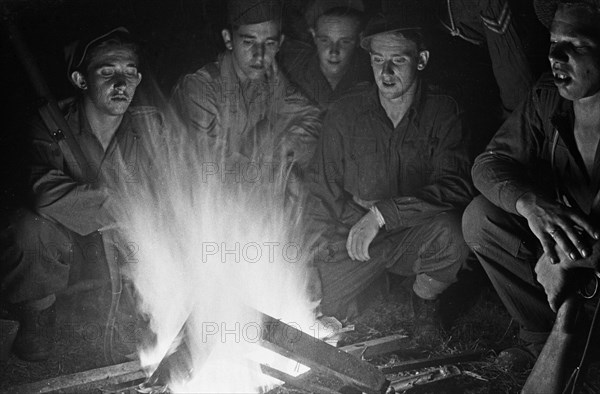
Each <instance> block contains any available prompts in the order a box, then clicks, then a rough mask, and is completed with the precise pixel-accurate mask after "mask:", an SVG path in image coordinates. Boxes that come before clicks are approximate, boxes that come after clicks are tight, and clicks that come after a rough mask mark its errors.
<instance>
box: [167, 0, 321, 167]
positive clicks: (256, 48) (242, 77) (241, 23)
mask: <svg viewBox="0 0 600 394" xmlns="http://www.w3.org/2000/svg"><path fill="white" fill-rule="evenodd" d="M228 10H229V27H228V28H226V29H224V30H223V31H222V36H223V40H224V42H225V47H226V50H225V52H223V53H221V54H220V55H219V57H218V60H217V61H216V62H214V63H210V64H207V65H206V66H204V67H202V68H201V69H199V70H198V71H196V72H195V73H193V74H189V75H186V76H185V77H183V78H182V79H181V81H180V82H179V84H178V85H177V86H176V87H175V89H174V92H173V97H172V101H173V103H174V105H175V107H176V108H177V109H178V112H179V114H180V116H181V118H182V120H183V122H184V124H185V125H186V126H187V129H188V131H189V132H190V134H191V135H192V138H197V140H198V141H199V142H200V143H201V144H202V145H203V146H204V147H206V148H208V149H209V151H210V152H211V153H212V154H214V155H216V156H217V157H219V158H220V160H223V162H224V163H228V164H227V165H228V166H230V167H231V166H232V165H234V166H236V167H231V168H234V169H235V168H241V171H243V166H244V165H249V164H252V165H254V164H255V163H253V162H260V163H265V162H269V164H268V165H267V166H270V167H272V165H271V164H273V165H275V166H279V165H281V164H282V163H283V164H285V165H287V164H292V163H294V164H295V166H294V167H295V168H302V167H303V166H304V165H306V163H307V162H308V160H309V159H310V157H311V156H312V154H313V152H314V147H315V144H316V141H317V138H318V134H319V130H320V125H321V120H320V111H319V109H318V108H317V107H316V106H314V105H312V104H311V103H310V101H309V100H308V99H307V98H306V97H305V96H303V95H302V94H300V93H299V92H298V91H297V90H296V89H295V88H294V87H293V86H292V85H290V83H289V82H288V81H287V79H286V77H285V76H284V75H283V74H282V72H281V71H280V70H279V67H278V65H277V61H276V59H275V56H276V55H277V52H278V51H279V47H280V45H281V43H282V42H283V38H284V37H283V35H282V33H281V12H282V9H281V4H280V2H279V1H276V0H252V1H242V0H230V1H229V2H228ZM231 168H230V169H231Z"/></svg>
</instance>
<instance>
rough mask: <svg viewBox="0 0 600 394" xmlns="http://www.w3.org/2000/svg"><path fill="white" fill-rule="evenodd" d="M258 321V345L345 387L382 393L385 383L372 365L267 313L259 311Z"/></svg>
mask: <svg viewBox="0 0 600 394" xmlns="http://www.w3.org/2000/svg"><path fill="white" fill-rule="evenodd" d="M262 324H263V325H264V329H263V330H262V336H261V341H260V345H261V346H263V347H265V348H266V349H269V350H272V351H274V352H276V353H279V354H281V355H282V356H285V357H287V358H290V359H292V360H295V361H297V362H299V363H301V364H303V365H306V366H307V367H309V368H310V369H311V370H312V371H315V372H318V373H321V374H324V375H331V376H335V377H336V378H338V379H340V380H341V381H342V382H344V384H345V385H346V386H347V387H349V388H353V389H355V390H359V391H361V392H364V393H368V394H380V393H385V391H386V389H387V387H388V385H389V382H388V381H387V380H386V378H385V376H384V375H383V373H382V372H381V371H379V369H378V368H377V367H375V366H374V365H371V364H369V363H367V362H365V361H362V360H360V359H359V358H357V357H356V356H354V355H352V354H348V353H346V352H345V351H343V350H341V349H338V348H335V347H333V346H331V345H329V344H327V343H325V342H323V341H321V340H319V339H317V338H314V337H312V336H310V335H308V334H306V333H304V332H302V331H300V330H298V329H296V328H294V327H292V326H290V325H287V324H285V323H283V322H281V321H279V320H277V319H275V318H273V317H271V316H268V315H265V314H262ZM283 381H285V380H283ZM286 383H287V382H286ZM290 383H293V382H290Z"/></svg>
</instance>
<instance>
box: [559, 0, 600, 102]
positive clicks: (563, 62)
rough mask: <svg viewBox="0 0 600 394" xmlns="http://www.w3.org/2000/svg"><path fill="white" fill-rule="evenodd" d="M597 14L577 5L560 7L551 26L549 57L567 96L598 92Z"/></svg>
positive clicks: (599, 41)
mask: <svg viewBox="0 0 600 394" xmlns="http://www.w3.org/2000/svg"><path fill="white" fill-rule="evenodd" d="M599 26H600V17H599V15H598V14H594V13H592V12H590V11H589V10H587V9H586V8H585V7H582V6H577V5H563V6H561V7H559V9H558V11H557V12H556V15H555V16H554V20H553V22H552V26H551V27H550V52H549V54H548V59H549V60H550V67H552V74H553V76H554V83H555V84H556V86H557V87H558V91H559V93H560V95H561V96H563V97H564V98H566V99H567V100H581V99H586V98H588V97H591V96H595V95H597V94H598V93H600V27H599Z"/></svg>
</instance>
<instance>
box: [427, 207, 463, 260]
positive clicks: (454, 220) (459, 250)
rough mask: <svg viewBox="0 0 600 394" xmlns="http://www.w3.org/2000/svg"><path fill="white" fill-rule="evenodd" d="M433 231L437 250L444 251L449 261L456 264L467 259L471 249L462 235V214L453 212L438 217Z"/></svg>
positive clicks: (432, 234)
mask: <svg viewBox="0 0 600 394" xmlns="http://www.w3.org/2000/svg"><path fill="white" fill-rule="evenodd" d="M432 230H433V231H432V232H431V233H430V234H431V236H432V237H435V238H436V239H437V242H435V244H437V247H436V249H440V250H442V249H443V250H444V255H446V258H447V259H449V260H451V261H455V262H462V261H464V260H465V259H466V257H467V254H468V252H469V249H468V247H467V245H466V243H465V241H464V238H463V234H462V228H461V213H460V212H454V211H453V212H447V213H443V214H441V215H438V216H437V217H436V219H435V221H434V223H433V229H432Z"/></svg>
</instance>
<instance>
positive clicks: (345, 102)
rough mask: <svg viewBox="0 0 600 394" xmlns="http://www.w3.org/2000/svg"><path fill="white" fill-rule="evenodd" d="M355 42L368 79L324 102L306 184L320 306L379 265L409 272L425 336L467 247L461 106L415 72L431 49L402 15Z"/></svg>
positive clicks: (355, 289) (362, 284)
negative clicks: (316, 242)
mask: <svg viewBox="0 0 600 394" xmlns="http://www.w3.org/2000/svg"><path fill="white" fill-rule="evenodd" d="M361 45H362V46H363V48H365V49H366V50H368V51H369V52H370V54H371V66H372V68H373V75H374V78H375V82H376V85H374V86H373V85H370V84H367V85H358V86H357V87H356V88H355V89H354V91H353V92H352V93H349V94H348V95H346V96H345V97H343V98H341V99H339V100H338V101H336V102H335V103H334V104H333V105H332V106H331V107H330V108H329V110H328V112H327V115H326V117H325V120H324V124H323V135H322V138H321V142H320V144H319V147H318V149H317V154H316V162H315V167H316V169H317V172H316V174H315V182H311V186H312V191H313V195H314V197H315V198H316V200H317V203H316V206H315V208H314V210H313V213H314V214H313V218H314V221H315V224H316V227H317V228H318V230H319V231H321V232H322V233H323V235H322V238H321V240H322V242H321V245H320V248H319V251H318V252H317V264H318V267H319V272H320V275H321V281H322V286H323V302H322V307H323V311H324V313H325V314H338V315H340V316H343V315H344V314H345V313H346V310H347V309H348V305H349V304H350V302H351V301H352V300H354V299H356V297H357V296H358V295H359V294H360V293H361V291H362V290H364V289H365V288H366V287H367V286H369V285H370V284H371V283H373V281H374V280H375V279H376V278H377V277H378V276H379V275H381V274H382V273H383V272H385V271H386V270H388V271H391V272H392V273H396V274H401V275H405V276H406V275H414V274H416V280H415V282H414V285H413V301H414V303H413V304H414V309H415V312H416V315H417V317H418V320H417V326H418V327H419V329H418V330H417V332H422V333H425V332H426V331H427V333H428V334H433V333H434V332H435V331H436V327H437V326H438V325H439V322H440V321H439V315H438V310H439V309H438V304H439V299H440V294H442V292H444V290H446V289H447V288H448V287H449V286H450V285H451V284H452V283H454V282H455V281H456V280H457V273H458V272H459V270H460V268H461V266H462V265H463V264H464V263H465V260H466V258H467V255H468V248H467V246H466V244H465V242H464V240H463V238H462V233H461V228H460V223H461V222H460V218H461V214H462V209H463V208H464V207H465V206H466V205H467V204H468V203H469V201H470V200H471V196H472V186H471V184H470V181H469V169H470V163H469V158H468V155H467V152H466V150H465V146H466V143H465V142H466V134H465V130H464V129H463V127H462V122H461V112H460V111H459V109H458V106H457V104H456V102H455V101H454V100H453V99H452V98H450V97H448V96H445V95H439V94H433V93H432V92H430V91H429V90H428V89H427V87H426V84H425V82H424V81H423V80H422V79H421V76H420V74H421V72H422V70H424V69H425V67H426V66H427V62H428V60H429V51H428V50H427V48H426V46H425V42H424V40H423V33H422V31H421V28H420V26H419V24H417V22H415V20H414V19H413V18H412V17H411V15H410V14H408V13H406V14H403V17H394V16H381V17H378V18H375V19H373V20H372V21H371V22H369V24H368V25H367V28H366V30H365V37H364V38H363V40H362V42H361Z"/></svg>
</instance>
